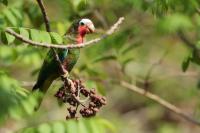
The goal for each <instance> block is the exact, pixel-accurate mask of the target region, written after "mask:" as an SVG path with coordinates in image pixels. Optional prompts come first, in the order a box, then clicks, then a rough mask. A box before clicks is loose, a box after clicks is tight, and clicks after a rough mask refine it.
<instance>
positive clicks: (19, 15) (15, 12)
mask: <svg viewBox="0 0 200 133" xmlns="http://www.w3.org/2000/svg"><path fill="white" fill-rule="evenodd" d="M10 11H11V12H12V13H13V15H14V16H15V17H16V18H18V19H19V20H22V19H23V15H22V13H21V12H20V9H17V8H10Z"/></svg>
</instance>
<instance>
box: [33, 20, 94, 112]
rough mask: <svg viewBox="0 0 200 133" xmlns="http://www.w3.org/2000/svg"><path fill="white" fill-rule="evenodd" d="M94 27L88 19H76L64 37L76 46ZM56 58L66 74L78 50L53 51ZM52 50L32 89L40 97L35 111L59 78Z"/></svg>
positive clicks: (77, 56) (73, 62)
mask: <svg viewBox="0 0 200 133" xmlns="http://www.w3.org/2000/svg"><path fill="white" fill-rule="evenodd" d="M94 31H95V27H94V24H93V22H92V21H91V20H90V19H88V18H82V19H77V20H75V21H73V23H72V24H71V26H70V27H69V29H68V30H67V32H66V33H65V35H64V36H67V35H68V36H70V38H73V39H71V41H72V40H73V42H74V43H75V44H76V45H78V44H81V43H83V42H84V37H85V35H86V34H90V33H93V32H94ZM55 50H56V52H57V54H58V57H59V59H60V61H61V63H62V65H63V66H64V68H65V70H67V72H68V73H70V71H71V70H72V69H73V67H74V65H75V64H76V62H77V60H78V58H79V54H80V49H55ZM53 54H54V53H53V49H50V50H49V52H48V53H47V55H46V57H45V59H44V62H43V65H42V67H41V69H40V71H39V76H38V79H37V82H36V83H35V85H34V86H33V88H32V92H35V91H39V92H40V93H41V94H42V97H41V98H39V100H38V105H37V107H35V110H37V109H38V108H39V106H40V104H41V102H42V99H43V96H44V94H45V93H46V91H47V90H48V88H49V87H50V85H51V84H52V82H53V81H54V80H56V79H57V78H58V77H59V76H60V72H61V71H60V68H59V64H58V62H57V61H56V59H55V58H54V55H53Z"/></svg>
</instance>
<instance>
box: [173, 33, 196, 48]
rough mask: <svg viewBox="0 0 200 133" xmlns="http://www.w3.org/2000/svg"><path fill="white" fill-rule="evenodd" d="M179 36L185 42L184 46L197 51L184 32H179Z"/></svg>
mask: <svg viewBox="0 0 200 133" xmlns="http://www.w3.org/2000/svg"><path fill="white" fill-rule="evenodd" d="M177 34H178V36H179V38H180V39H181V40H182V41H183V42H184V44H185V45H186V46H188V47H189V48H191V49H197V48H196V46H195V44H194V43H192V42H191V41H190V40H189V39H188V38H187V37H186V36H185V35H184V33H183V31H178V33H177Z"/></svg>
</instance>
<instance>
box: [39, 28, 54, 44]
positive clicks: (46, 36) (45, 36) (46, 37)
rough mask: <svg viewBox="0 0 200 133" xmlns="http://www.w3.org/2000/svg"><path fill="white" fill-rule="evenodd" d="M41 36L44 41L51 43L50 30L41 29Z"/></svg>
mask: <svg viewBox="0 0 200 133" xmlns="http://www.w3.org/2000/svg"><path fill="white" fill-rule="evenodd" d="M40 37H41V40H42V42H45V43H51V36H50V34H49V33H48V32H46V31H40Z"/></svg>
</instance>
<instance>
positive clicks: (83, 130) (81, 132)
mask: <svg viewBox="0 0 200 133" xmlns="http://www.w3.org/2000/svg"><path fill="white" fill-rule="evenodd" d="M78 132H79V133H89V132H88V129H87V127H86V126H85V124H84V122H83V121H79V122H78Z"/></svg>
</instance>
